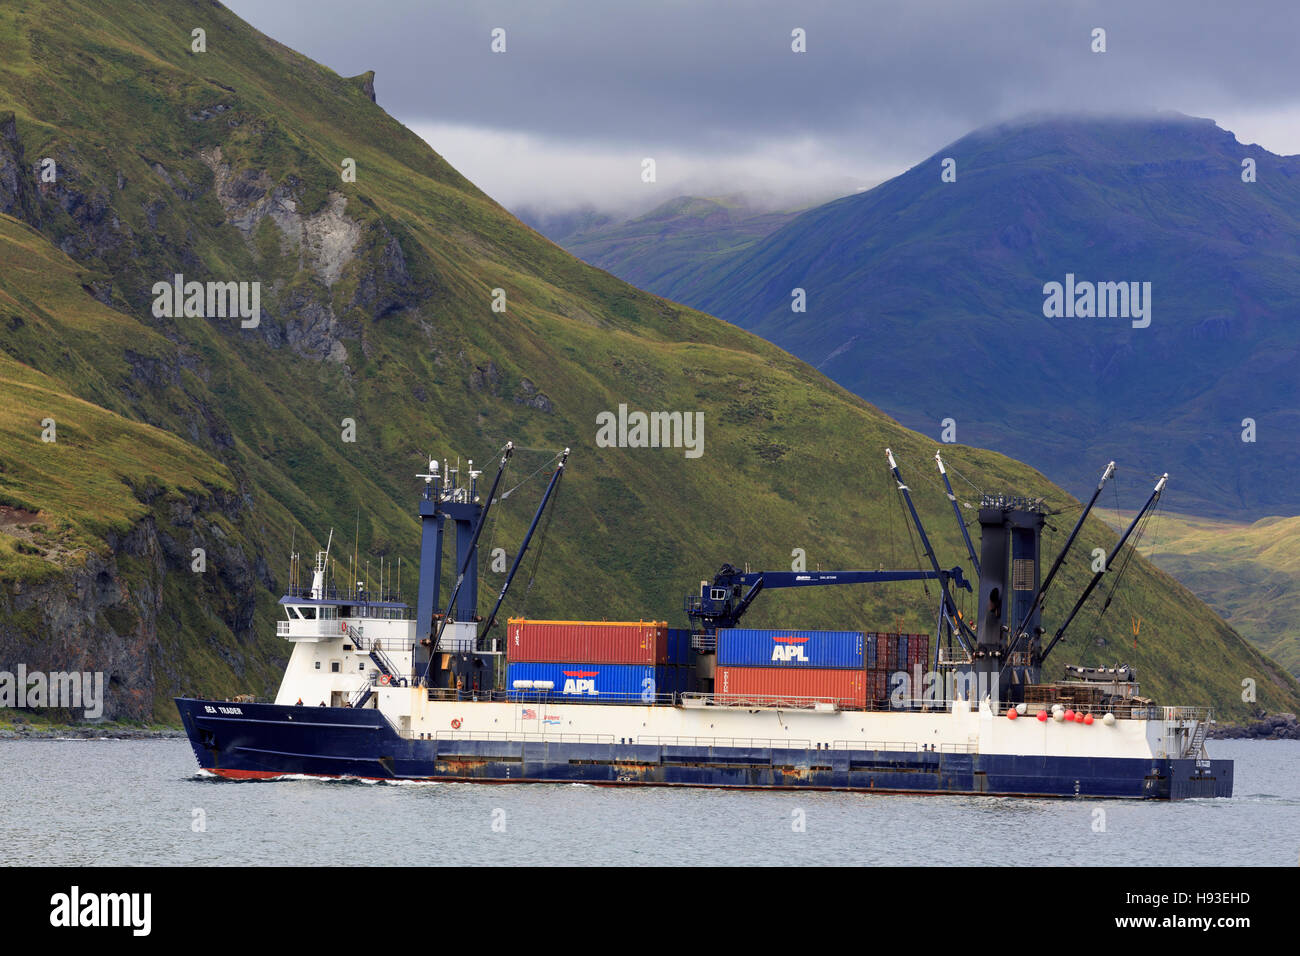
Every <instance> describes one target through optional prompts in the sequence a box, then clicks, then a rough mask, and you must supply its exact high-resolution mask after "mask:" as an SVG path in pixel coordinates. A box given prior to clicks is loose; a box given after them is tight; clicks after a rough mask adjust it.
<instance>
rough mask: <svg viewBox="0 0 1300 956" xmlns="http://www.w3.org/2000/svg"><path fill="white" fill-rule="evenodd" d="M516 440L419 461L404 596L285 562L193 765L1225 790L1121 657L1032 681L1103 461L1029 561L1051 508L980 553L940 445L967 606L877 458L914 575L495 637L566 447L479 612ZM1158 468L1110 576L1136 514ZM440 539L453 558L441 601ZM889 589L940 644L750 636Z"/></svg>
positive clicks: (401, 774) (740, 588) (402, 775)
mask: <svg viewBox="0 0 1300 956" xmlns="http://www.w3.org/2000/svg"><path fill="white" fill-rule="evenodd" d="M512 454H513V448H512V446H511V445H509V444H507V445H506V446H505V447H504V449H503V450H502V452H501V456H500V461H499V464H498V468H497V472H496V476H495V478H494V480H493V482H492V484H491V487H490V489H489V490H488V491H487V493H486V494H481V493H480V488H479V484H480V479H481V477H482V475H483V472H478V471H474V469H473V463H472V462H471V463H470V468H469V472H468V481H465V482H462V481H461V480H460V476H459V471H460V469H459V467H456V468H449V467H448V466H447V464H446V462H444V463H443V464H442V466H441V467H440V466H439V463H438V462H437V461H431V462H430V463H429V468H428V471H427V472H426V473H424V474H421V475H419V476H418V477H419V478H420V479H422V481H423V484H424V487H423V491H422V494H421V495H420V498H419V503H418V509H419V518H420V522H421V547H420V567H419V581H418V587H417V594H416V601H415V607H414V610H412V608H411V606H410V605H409V604H408V603H407V602H405V601H404V600H403V599H402V597H401V594H400V588H399V589H398V590H389V589H387V588H386V587H385V585H384V582H383V578H382V575H381V583H380V586H379V587H378V588H372V587H371V586H370V585H369V584H368V583H367V582H366V581H364V580H363V581H359V582H356V583H355V584H353V583H352V581H351V579H352V578H353V577H355V576H356V575H353V574H349V575H348V578H347V579H346V580H345V581H344V582H343V583H342V584H340V582H339V581H338V577H339V575H338V574H337V573H331V560H330V547H331V543H332V540H333V537H332V533H331V536H330V541H329V542H327V544H326V548H325V550H323V551H320V552H318V553H317V554H316V559H315V562H314V567H313V568H312V569H311V583H310V584H309V585H306V584H303V585H301V586H300V585H299V583H298V580H297V573H298V564H297V561H298V559H297V557H296V556H292V557H291V575H290V585H289V588H288V590H287V593H286V594H285V595H284V597H282V598H281V600H280V605H281V607H282V609H283V619H281V620H280V621H278V622H277V632H278V634H279V636H280V637H282V638H283V639H285V640H286V641H287V642H288V643H289V646H290V648H291V650H290V653H289V660H288V664H287V667H286V670H285V674H284V678H283V680H282V683H281V685H280V688H279V692H278V693H277V695H276V697H275V699H274V700H273V701H264V700H257V699H255V698H253V697H251V696H245V697H240V698H236V699H232V700H204V699H196V698H191V697H180V698H177V699H176V705H177V707H178V709H179V711H180V715H181V718H182V721H183V723H184V726H185V729H186V731H187V734H188V736H189V739H190V743H191V745H192V747H193V750H194V754H195V756H196V757H197V759H198V763H199V765H200V767H202V768H203V769H204V770H206V771H209V772H211V773H213V774H216V775H219V776H221V777H226V778H231V779H272V778H276V777H283V776H287V775H311V776H324V777H360V778H366V779H370V780H381V781H404V780H439V781H469V782H483V783H544V782H550V783H587V784H598V785H611V786H632V785H652V786H689V787H715V788H739V789H746V788H748V789H779V790H805V789H814V790H843V791H853V792H864V793H905V794H974V795H997V796H1035V797H1086V798H1132V799H1159V800H1176V799H1184V798H1199V797H1228V796H1231V793H1232V771H1233V767H1232V762H1231V761H1230V760H1222V759H1211V758H1210V757H1209V755H1208V753H1207V752H1206V747H1205V739H1206V734H1207V730H1208V728H1209V726H1210V723H1211V715H1210V712H1209V710H1208V709H1207V708H1204V707H1184V706H1165V705H1158V704H1156V703H1154V702H1153V701H1151V700H1149V699H1147V698H1144V697H1142V696H1141V695H1140V693H1139V687H1138V684H1137V681H1136V675H1135V674H1134V673H1133V669H1132V668H1130V667H1127V666H1118V667H1115V668H1084V667H1068V668H1065V669H1064V671H1063V677H1062V679H1060V680H1055V681H1051V680H1045V679H1044V677H1043V673H1044V667H1045V665H1046V662H1047V660H1048V655H1050V654H1051V653H1052V651H1053V649H1054V648H1055V647H1056V646H1057V645H1058V644H1059V642H1060V641H1061V639H1062V636H1063V635H1064V634H1065V632H1066V629H1067V628H1068V627H1069V625H1070V622H1071V621H1072V620H1073V619H1074V617H1075V615H1076V614H1077V613H1078V611H1079V609H1080V608H1081V607H1082V606H1083V604H1084V602H1085V601H1086V600H1087V599H1088V597H1089V595H1091V594H1092V593H1093V591H1094V589H1095V588H1096V587H1097V586H1098V584H1099V583H1100V581H1101V579H1102V575H1103V574H1104V573H1105V572H1097V573H1096V574H1095V575H1094V577H1093V578H1092V580H1091V581H1090V583H1089V585H1088V587H1087V588H1086V589H1085V591H1084V592H1083V594H1082V595H1081V596H1080V597H1079V599H1078V601H1077V602H1076V603H1075V604H1074V606H1073V609H1072V610H1071V611H1070V612H1069V613H1068V615H1067V616H1066V617H1065V619H1064V620H1063V621H1062V623H1061V624H1060V625H1059V626H1058V628H1057V630H1056V631H1055V632H1054V633H1053V635H1052V636H1051V638H1050V640H1049V639H1047V632H1046V630H1045V629H1044V628H1043V626H1042V624H1041V612H1042V609H1043V603H1044V598H1045V595H1046V594H1047V591H1048V588H1049V587H1050V586H1051V584H1052V583H1053V581H1054V579H1055V578H1056V576H1057V572H1058V571H1059V569H1060V567H1061V566H1062V564H1063V563H1064V560H1065V557H1066V554H1067V553H1068V552H1069V550H1070V548H1071V547H1072V545H1073V544H1074V541H1075V538H1076V536H1077V535H1078V533H1079V530H1080V529H1081V528H1082V526H1083V522H1084V519H1085V518H1086V517H1087V515H1088V513H1089V511H1090V510H1091V509H1092V507H1093V505H1094V504H1095V502H1096V500H1097V497H1098V495H1099V494H1100V492H1101V488H1102V486H1103V485H1105V483H1106V481H1107V479H1108V478H1110V477H1111V475H1112V474H1113V472H1114V463H1113V462H1112V463H1111V464H1110V465H1108V466H1107V468H1106V470H1105V473H1104V474H1103V475H1102V478H1101V481H1100V482H1099V483H1098V485H1097V489H1096V492H1095V493H1094V494H1093V496H1092V499H1091V501H1089V502H1088V504H1087V505H1086V506H1085V507H1084V509H1083V511H1082V513H1081V514H1080V516H1079V518H1078V521H1077V522H1076V524H1075V526H1074V529H1073V530H1072V531H1071V533H1070V535H1069V537H1068V539H1067V541H1066V542H1065V546H1064V547H1063V548H1062V550H1061V552H1060V554H1059V555H1058V556H1057V558H1056V560H1055V561H1054V563H1053V564H1052V566H1051V568H1050V569H1049V571H1048V573H1047V574H1046V575H1041V574H1040V571H1041V564H1040V553H1039V551H1040V544H1041V532H1042V528H1043V525H1044V523H1045V521H1046V518H1047V516H1048V514H1049V512H1048V510H1047V508H1046V506H1045V504H1044V502H1042V501H1041V500H1034V499H1027V498H1022V497H1012V496H1005V495H985V496H983V498H982V499H981V501H980V506H979V510H978V520H979V526H980V535H981V538H980V548H979V553H978V554H977V553H976V549H975V546H974V544H973V542H972V541H971V538H970V535H969V534H968V533H967V529H966V525H965V523H964V521H963V519H962V515H961V512H960V510H959V508H958V505H957V499H956V498H955V496H954V495H953V494H952V488H951V484H950V482H949V480H948V477H947V472H946V470H945V467H944V463H943V461H942V458H941V457H940V456H939V455H938V454H936V456H935V460H936V462H937V464H938V468H939V473H940V474H941V475H942V476H943V481H944V485H945V487H946V488H947V493H948V497H949V499H950V501H951V502H952V505H953V510H954V513H955V515H956V517H957V521H958V524H959V526H960V527H961V530H962V537H963V539H964V541H965V545H966V549H967V555H968V558H969V560H970V564H971V567H972V568H973V570H974V572H975V580H977V582H978V584H977V587H976V588H975V589H974V591H973V592H972V593H973V595H974V598H975V599H977V602H978V603H977V605H976V608H977V613H973V614H972V615H971V620H968V619H967V617H966V616H965V615H964V614H963V613H962V610H961V609H960V608H959V606H958V602H957V594H956V592H958V591H959V590H963V589H964V590H966V591H972V587H971V583H970V579H968V578H967V576H966V574H965V573H964V572H963V570H962V568H961V567H953V568H950V569H944V568H942V567H941V566H940V564H939V562H938V560H937V559H936V557H935V554H934V550H933V548H932V547H931V545H930V541H929V538H928V537H927V536H926V533H925V530H924V528H923V527H922V524H921V521H920V518H919V516H918V515H917V512H916V509H915V507H914V506H913V502H912V498H911V494H910V490H909V489H908V487H907V485H906V484H905V483H904V481H903V479H902V475H901V474H900V471H899V466H898V464H897V462H896V460H895V459H894V457H893V455H892V453H891V452H890V451H889V450H888V449H886V460H887V462H888V465H889V469H890V472H891V473H892V475H893V477H894V479H895V480H896V482H897V485H898V492H899V495H900V497H901V498H902V500H903V501H904V502H905V504H906V508H907V513H908V514H909V515H910V520H911V522H912V524H913V525H914V526H915V529H916V531H917V532H918V533H919V540H920V542H921V545H922V548H923V550H924V555H925V559H926V560H925V561H924V562H921V563H922V564H923V565H924V564H928V566H923V567H920V568H914V569H901V570H876V571H811V572H806V571H797V570H794V571H750V570H748V569H745V570H740V569H737V568H736V567H734V566H733V565H730V564H726V565H723V566H722V567H721V570H720V571H719V572H718V573H717V574H716V575H714V577H713V579H712V580H705V581H702V582H701V585H700V589H699V592H698V593H697V594H691V595H689V596H688V597H687V599H686V600H685V602H684V604H683V607H682V613H683V617H684V621H683V623H685V624H687V625H688V626H686V627H669V626H668V622H667V621H666V620H659V619H658V618H659V617H661V616H662V617H666V615H652V616H651V618H652V619H648V620H643V621H624V622H609V621H581V620H574V621H564V620H555V621H549V620H548V621H539V620H530V619H526V618H512V619H509V620H507V621H506V622H505V624H504V626H503V627H502V628H501V629H500V630H497V629H496V628H497V623H498V614H499V612H500V610H501V607H502V603H503V601H504V599H505V598H506V595H507V593H508V591H509V589H510V587H511V583H512V582H513V581H514V579H515V577H516V573H517V572H518V570H519V568H520V565H521V563H522V561H523V558H524V555H525V553H526V552H527V551H528V549H529V546H530V543H531V542H532V540H533V538H534V536H535V532H536V531H537V528H538V525H539V522H541V521H542V519H543V516H544V514H546V513H547V508H548V504H550V503H551V502H552V501H553V500H554V496H555V494H556V492H557V491H558V488H559V485H560V482H561V480H562V478H563V475H564V471H565V467H566V464H567V460H568V449H565V450H564V451H563V452H562V453H560V454H558V455H557V456H556V457H555V459H553V460H552V462H551V463H550V464H553V468H551V469H550V471H549V480H548V482H547V485H546V489H545V493H544V494H543V495H542V497H541V500H540V503H539V504H538V506H537V509H536V513H535V514H534V515H533V518H532V522H531V524H530V525H529V527H528V531H527V534H526V535H525V537H524V539H523V540H522V542H521V544H520V547H519V550H518V552H517V554H516V556H515V559H514V561H513V563H512V566H511V567H510V569H509V572H508V573H507V575H506V577H505V580H504V584H503V585H502V587H501V589H500V591H499V593H498V595H497V597H496V600H495V602H494V604H493V606H492V608H491V610H490V612H489V613H488V614H487V615H486V616H483V615H481V614H480V613H479V595H478V590H479V579H478V568H479V553H478V549H479V542H480V537H481V535H482V532H483V528H484V526H485V523H486V521H487V517H488V514H489V512H490V510H491V508H492V506H493V504H494V503H496V502H497V501H499V499H498V497H497V494H498V490H499V487H500V483H501V480H502V475H503V474H504V473H505V471H506V467H507V465H508V463H509V461H510V458H511V456H512ZM542 470H544V469H539V471H542ZM1166 480H1167V476H1164V477H1162V478H1161V479H1160V480H1159V482H1158V483H1157V485H1156V487H1155V489H1154V491H1153V492H1152V494H1151V497H1150V498H1149V499H1148V501H1147V503H1146V505H1145V506H1144V507H1143V509H1142V510H1141V511H1140V512H1139V513H1138V515H1137V516H1136V517H1135V518H1134V519H1133V522H1132V523H1131V524H1130V525H1129V526H1128V528H1127V529H1126V530H1125V532H1124V533H1123V534H1122V535H1121V537H1120V539H1119V541H1118V543H1117V544H1116V545H1115V547H1114V548H1113V549H1112V551H1111V553H1110V555H1108V560H1107V563H1106V565H1105V567H1111V566H1112V565H1113V562H1114V559H1115V558H1116V557H1117V556H1118V555H1120V554H1121V549H1122V548H1123V547H1124V545H1125V543H1126V542H1127V541H1128V539H1129V537H1130V535H1131V534H1132V533H1133V531H1134V529H1135V528H1136V527H1138V525H1139V522H1140V521H1142V520H1143V519H1144V518H1145V517H1146V516H1148V515H1149V514H1150V513H1151V510H1152V509H1153V507H1154V506H1155V504H1156V502H1157V501H1158V499H1159V497H1160V495H1161V492H1162V490H1163V488H1164V485H1165V482H1166ZM452 535H454V537H455V550H454V553H455V565H454V567H453V568H451V569H450V570H451V571H452V572H453V573H451V574H449V575H447V578H448V582H449V584H450V587H449V588H448V594H447V595H446V597H445V601H444V598H443V586H444V581H443V577H444V574H443V557H444V551H445V550H447V547H448V546H449V544H450V543H449V542H448V540H447V539H448V538H449V537H451V536H452ZM543 538H544V535H543ZM335 564H337V561H335ZM1123 566H1124V563H1123V562H1121V563H1120V565H1118V566H1117V567H1119V568H1120V569H1121V570H1120V571H1118V572H1116V573H1122V567H1123ZM534 573H536V571H535V572H534ZM1113 576H1114V575H1112V577H1113ZM894 581H926V582H935V583H936V584H937V585H938V587H937V591H938V592H939V599H938V606H937V608H936V609H935V620H936V627H935V630H934V632H933V633H932V634H901V633H887V632H865V631H827V630H813V629H794V630H772V629H753V628H744V627H741V618H742V617H743V616H744V614H745V613H746V612H747V610H749V609H750V607H751V606H752V605H753V603H754V601H755V600H756V599H757V598H758V596H759V595H760V594H761V593H762V592H764V591H768V590H775V589H780V588H803V587H826V586H849V585H870V584H880V583H886V582H894ZM927 593H928V590H927Z"/></svg>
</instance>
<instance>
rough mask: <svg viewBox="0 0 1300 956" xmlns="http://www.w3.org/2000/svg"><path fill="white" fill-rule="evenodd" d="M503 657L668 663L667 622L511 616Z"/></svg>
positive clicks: (550, 661) (553, 661)
mask: <svg viewBox="0 0 1300 956" xmlns="http://www.w3.org/2000/svg"><path fill="white" fill-rule="evenodd" d="M506 659H507V660H509V661H514V662H516V663H524V662H532V663H539V664H556V663H561V664H567V663H571V662H573V661H581V662H582V663H584V664H667V663H668V623H667V622H666V621H530V620H526V619H524V618H518V617H516V618H511V619H510V621H509V623H508V624H507V625H506Z"/></svg>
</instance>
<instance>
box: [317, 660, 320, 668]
mask: <svg viewBox="0 0 1300 956" xmlns="http://www.w3.org/2000/svg"><path fill="white" fill-rule="evenodd" d="M316 669H317V670H320V661H317V662H316Z"/></svg>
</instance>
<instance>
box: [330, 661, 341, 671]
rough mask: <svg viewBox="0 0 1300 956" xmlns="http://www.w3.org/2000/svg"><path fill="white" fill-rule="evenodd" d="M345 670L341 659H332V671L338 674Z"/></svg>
mask: <svg viewBox="0 0 1300 956" xmlns="http://www.w3.org/2000/svg"><path fill="white" fill-rule="evenodd" d="M342 671H343V665H342V664H341V663H340V662H339V661H330V673H331V674H338V673H341V672H342Z"/></svg>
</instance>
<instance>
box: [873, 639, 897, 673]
mask: <svg viewBox="0 0 1300 956" xmlns="http://www.w3.org/2000/svg"><path fill="white" fill-rule="evenodd" d="M876 666H877V667H883V668H884V669H885V670H887V671H892V670H894V669H895V668H896V667H898V635H897V634H881V635H880V644H879V647H878V648H877V650H876Z"/></svg>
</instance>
